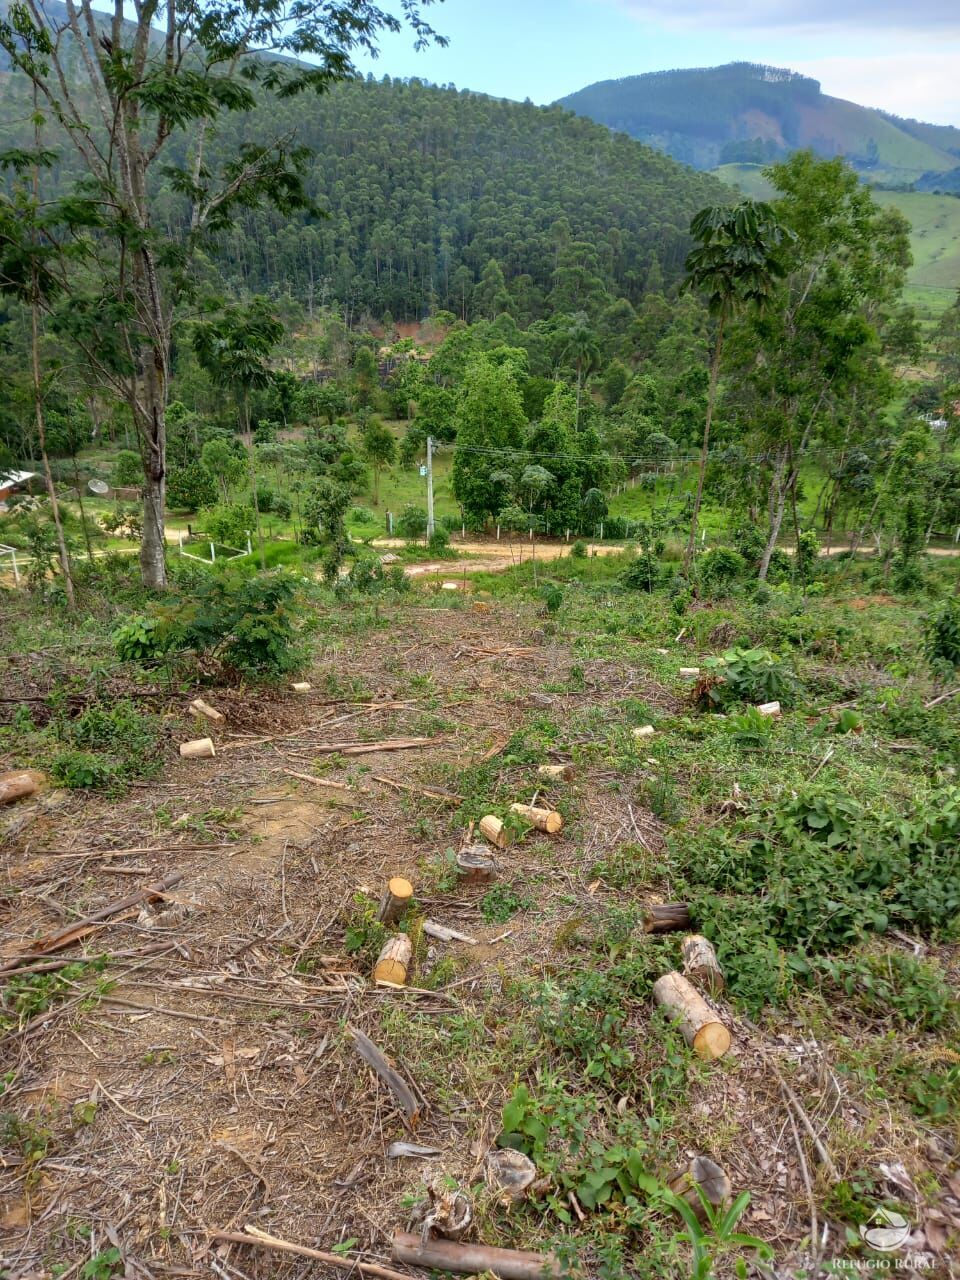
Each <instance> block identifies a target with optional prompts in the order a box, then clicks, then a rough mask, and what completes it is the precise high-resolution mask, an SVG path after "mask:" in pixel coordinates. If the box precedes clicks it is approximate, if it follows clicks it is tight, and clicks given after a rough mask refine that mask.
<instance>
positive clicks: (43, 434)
mask: <svg viewBox="0 0 960 1280" xmlns="http://www.w3.org/2000/svg"><path fill="white" fill-rule="evenodd" d="M33 120H34V124H33V141H34V146H35V147H36V149H37V151H39V150H40V114H39V111H38V103H37V87H36V85H34V87H33ZM33 202H34V207H35V208H36V207H38V206H39V204H40V169H39V166H38V165H36V164H35V165H34V166H33ZM39 313H40V281H39V278H38V275H37V267H36V264H34V265H33V267H32V268H31V273H30V362H31V372H32V374H33V417H34V422H35V424H36V428H37V443H38V445H39V446H40V458H41V460H42V462H43V479H44V483H45V484H46V486H47V496H48V497H49V499H50V510H51V511H52V512H53V524H54V528H55V529H56V531H57V555H58V556H59V558H60V568H61V569H62V570H63V585H64V589H65V591H66V593H67V604H68V605H69V606H70V608H71V609H75V608H76V607H77V597H76V593H75V591H74V589H73V572H72V570H71V568H70V557H69V555H68V554H67V542H66V539H65V538H64V536H63V522H62V521H61V519H60V504H59V502H58V501H57V491H56V489H55V488H54V485H53V473H52V472H51V470H50V459H49V457H48V456H47V424H46V419H45V417H44V413H43V382H42V381H41V378H40V314H39Z"/></svg>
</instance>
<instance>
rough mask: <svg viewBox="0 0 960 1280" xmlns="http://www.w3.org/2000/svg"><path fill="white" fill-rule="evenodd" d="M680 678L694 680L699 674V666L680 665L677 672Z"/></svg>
mask: <svg viewBox="0 0 960 1280" xmlns="http://www.w3.org/2000/svg"><path fill="white" fill-rule="evenodd" d="M677 675H678V676H679V677H680V679H681V680H696V679H697V678H698V677H699V675H700V668H699V667H681V668H680V670H679V671H678V672H677Z"/></svg>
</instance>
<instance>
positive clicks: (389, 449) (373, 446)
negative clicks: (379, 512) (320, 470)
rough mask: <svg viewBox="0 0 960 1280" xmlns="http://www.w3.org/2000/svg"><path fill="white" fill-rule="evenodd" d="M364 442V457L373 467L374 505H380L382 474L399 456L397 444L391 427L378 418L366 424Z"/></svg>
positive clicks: (362, 438) (363, 431)
mask: <svg viewBox="0 0 960 1280" xmlns="http://www.w3.org/2000/svg"><path fill="white" fill-rule="evenodd" d="M360 438H361V440H362V442H363V456H364V457H365V458H366V460H367V461H368V462H369V463H370V465H371V467H373V505H374V506H375V507H378V506H379V505H380V472H381V471H382V470H383V468H384V467H389V466H392V465H393V461H394V459H395V458H396V456H397V442H396V440H395V439H394V436H393V432H392V431H391V430H390V428H389V427H387V426H385V425H384V424H383V422H381V421H380V419H379V418H378V417H376V416H374V417H371V418H369V419H368V420H367V422H366V423H365V424H364V427H363V430H362V432H361V436H360Z"/></svg>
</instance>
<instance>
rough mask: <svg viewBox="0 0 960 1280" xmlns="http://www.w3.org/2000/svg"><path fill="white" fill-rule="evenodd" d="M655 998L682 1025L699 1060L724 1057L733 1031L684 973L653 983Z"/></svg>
mask: <svg viewBox="0 0 960 1280" xmlns="http://www.w3.org/2000/svg"><path fill="white" fill-rule="evenodd" d="M653 998H654V1000H655V1002H656V1003H657V1004H658V1005H660V1007H661V1008H662V1009H666V1011H667V1012H668V1013H669V1014H671V1015H672V1016H673V1017H674V1018H675V1019H676V1020H677V1021H678V1022H679V1024H680V1031H681V1033H682V1035H683V1038H684V1040H686V1042H687V1044H688V1045H689V1046H690V1048H691V1049H692V1050H693V1051H694V1053H695V1054H696V1055H697V1057H698V1058H704V1059H706V1060H707V1061H708V1062H709V1061H711V1060H712V1059H713V1058H722V1057H723V1055H724V1054H725V1053H726V1052H727V1050H728V1049H729V1048H730V1032H729V1031H728V1030H727V1028H726V1027H725V1026H724V1025H723V1023H722V1022H721V1021H720V1019H719V1018H718V1017H717V1015H716V1014H715V1013H714V1011H713V1010H712V1009H711V1008H710V1006H709V1005H708V1004H707V1002H706V1000H704V998H703V996H701V994H700V993H699V991H697V989H696V987H695V986H693V984H692V983H691V982H688V981H687V979H686V978H685V977H684V976H683V974H682V973H665V974H664V975H663V977H662V978H658V979H657V981H656V982H655V983H654V984H653Z"/></svg>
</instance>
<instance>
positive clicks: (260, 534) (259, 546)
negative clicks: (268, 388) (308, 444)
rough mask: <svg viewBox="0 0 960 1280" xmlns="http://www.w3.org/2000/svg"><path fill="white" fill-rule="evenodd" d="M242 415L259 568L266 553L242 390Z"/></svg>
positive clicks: (246, 394) (246, 398) (247, 396)
mask: <svg viewBox="0 0 960 1280" xmlns="http://www.w3.org/2000/svg"><path fill="white" fill-rule="evenodd" d="M240 413H241V416H242V428H243V442H244V444H245V445H246V446H247V458H248V463H249V476H250V494H251V496H252V498H253V518H254V520H255V522H256V526H257V549H258V551H259V556H260V568H261V570H264V569H266V567H267V553H266V552H265V551H264V549H263V525H262V524H261V523H260V499H259V498H258V496H257V455H256V452H255V451H254V448H253V432H252V431H251V430H250V393H249V392H248V391H244V392H243V396H242V398H241V401H240Z"/></svg>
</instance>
